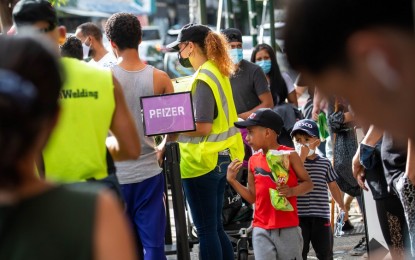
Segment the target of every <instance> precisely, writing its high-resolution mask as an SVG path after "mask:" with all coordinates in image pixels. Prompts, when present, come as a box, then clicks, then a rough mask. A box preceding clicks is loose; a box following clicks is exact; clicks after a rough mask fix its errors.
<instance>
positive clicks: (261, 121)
mask: <svg viewBox="0 0 415 260" xmlns="http://www.w3.org/2000/svg"><path fill="white" fill-rule="evenodd" d="M283 125H284V123H283V120H282V119H281V117H280V116H279V115H278V114H277V113H276V112H274V111H273V110H271V109H258V110H257V111H256V112H254V113H252V114H251V115H250V116H249V117H248V119H247V120H245V121H243V122H236V123H235V126H236V127H238V128H247V130H248V135H247V137H246V140H247V141H248V143H249V145H250V146H251V147H252V148H253V149H254V150H255V151H259V152H258V153H256V154H254V155H253V156H252V157H251V158H250V159H249V162H248V171H249V173H248V186H247V187H245V186H243V185H242V184H240V183H239V182H238V181H237V180H236V174H237V173H238V171H239V169H240V168H241V166H242V162H240V161H239V160H234V161H232V162H231V163H230V164H229V166H228V172H227V180H228V182H229V184H230V185H232V187H233V188H234V189H235V190H236V191H237V192H238V193H239V194H240V195H241V196H242V197H243V198H244V199H245V200H246V201H248V202H249V203H255V213H254V221H253V227H254V230H253V238H252V242H253V247H254V255H255V259H257V260H261V259H284V260H286V259H302V248H303V238H302V236H301V229H300V228H299V220H298V214H297V198H296V196H298V195H302V194H305V193H307V192H309V191H311V190H312V189H313V183H312V181H311V179H310V177H309V176H308V173H307V171H306V170H305V168H304V166H303V163H302V161H301V159H300V157H299V156H298V154H297V153H296V152H295V151H293V149H291V148H289V147H286V146H282V145H280V144H278V142H277V137H278V134H279V133H280V132H281V129H282V127H283ZM269 150H278V151H287V152H288V153H289V156H288V157H289V162H290V163H289V168H288V179H287V180H286V183H280V184H277V181H276V180H275V177H274V174H273V173H272V172H271V170H270V167H269V165H268V163H267V159H266V154H267V152H268V151H269ZM270 189H274V190H275V189H276V190H277V191H278V193H279V195H280V196H282V197H285V198H287V200H288V202H289V203H290V204H291V206H292V209H291V210H288V211H287V210H277V209H275V208H274V207H273V205H272V202H271V196H270Z"/></svg>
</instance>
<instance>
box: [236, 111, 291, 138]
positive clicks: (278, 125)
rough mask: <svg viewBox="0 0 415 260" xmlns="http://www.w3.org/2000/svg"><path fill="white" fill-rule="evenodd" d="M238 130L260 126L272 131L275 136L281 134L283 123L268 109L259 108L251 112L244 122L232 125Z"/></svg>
mask: <svg viewBox="0 0 415 260" xmlns="http://www.w3.org/2000/svg"><path fill="white" fill-rule="evenodd" d="M234 124H235V126H236V127H238V128H247V127H248V126H262V127H266V128H270V129H272V130H274V131H275V132H276V133H277V134H280V133H281V130H282V127H283V126H284V121H283V120H282V118H281V117H280V116H279V115H278V114H277V112H275V111H274V110H272V109H270V108H260V109H258V110H257V111H255V112H253V113H252V114H251V115H250V116H249V117H248V118H247V119H246V120H245V121H242V122H235V123H234Z"/></svg>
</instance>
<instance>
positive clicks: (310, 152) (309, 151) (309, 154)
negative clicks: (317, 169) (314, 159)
mask: <svg viewBox="0 0 415 260" xmlns="http://www.w3.org/2000/svg"><path fill="white" fill-rule="evenodd" d="M305 146H307V147H308V154H307V157H309V156H311V155H313V154H314V153H315V152H316V150H314V149H311V148H310V144H309V143H306V144H305Z"/></svg>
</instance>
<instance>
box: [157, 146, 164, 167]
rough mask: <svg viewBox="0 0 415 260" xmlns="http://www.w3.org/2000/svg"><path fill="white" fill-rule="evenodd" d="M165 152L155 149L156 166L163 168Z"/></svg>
mask: <svg viewBox="0 0 415 260" xmlns="http://www.w3.org/2000/svg"><path fill="white" fill-rule="evenodd" d="M165 150H166V149H158V148H156V157H157V162H158V164H159V166H160V167H163V162H164V153H165Z"/></svg>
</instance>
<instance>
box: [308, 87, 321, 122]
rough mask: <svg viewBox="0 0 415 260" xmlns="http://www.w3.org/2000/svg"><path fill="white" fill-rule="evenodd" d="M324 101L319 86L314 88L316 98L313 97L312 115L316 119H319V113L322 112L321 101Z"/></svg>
mask: <svg viewBox="0 0 415 260" xmlns="http://www.w3.org/2000/svg"><path fill="white" fill-rule="evenodd" d="M322 101H323V95H322V94H321V93H320V91H318V88H316V87H315V88H314V98H313V111H312V114H311V115H312V117H313V120H314V121H317V120H318V114H320V111H321V109H320V106H321V102H322Z"/></svg>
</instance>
